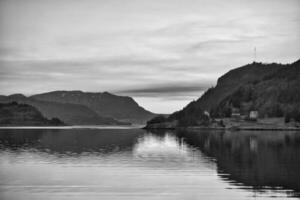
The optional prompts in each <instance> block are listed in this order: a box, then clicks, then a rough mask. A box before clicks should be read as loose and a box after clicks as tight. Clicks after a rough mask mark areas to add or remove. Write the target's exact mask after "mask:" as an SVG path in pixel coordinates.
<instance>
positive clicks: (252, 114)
mask: <svg viewBox="0 0 300 200" xmlns="http://www.w3.org/2000/svg"><path fill="white" fill-rule="evenodd" d="M257 118H258V111H257V110H252V111H250V113H249V119H251V120H257Z"/></svg>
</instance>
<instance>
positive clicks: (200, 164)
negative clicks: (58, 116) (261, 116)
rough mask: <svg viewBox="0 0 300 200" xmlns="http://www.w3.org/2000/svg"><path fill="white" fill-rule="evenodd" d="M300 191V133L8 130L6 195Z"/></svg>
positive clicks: (1, 148) (3, 158)
mask: <svg viewBox="0 0 300 200" xmlns="http://www.w3.org/2000/svg"><path fill="white" fill-rule="evenodd" d="M299 197H300V133H299V132H298V133H294V132H245V131H242V132H216V131H197V132H184V131H182V132H170V131H166V132H157V133H154V132H146V131H144V130H137V129H124V130H122V129H118V130H109V129H106V130H99V129H98V130H96V129H95V130H92V129H73V130H72V129H69V130H0V199H1V200H2V199H3V200H5V199H13V200H18V199H20V200H26V199H28V200H34V199H37V200H41V199H53V200H54V199H55V200H57V199H70V200H76V199H116V200H122V199H128V200H134V199H138V200H140V199H151V200H152V199H170V200H176V199H178V200H182V199H188V200H193V199H230V200H233V199H238V200H240V199H252V198H253V199H270V198H279V199H286V198H295V199H297V198H299Z"/></svg>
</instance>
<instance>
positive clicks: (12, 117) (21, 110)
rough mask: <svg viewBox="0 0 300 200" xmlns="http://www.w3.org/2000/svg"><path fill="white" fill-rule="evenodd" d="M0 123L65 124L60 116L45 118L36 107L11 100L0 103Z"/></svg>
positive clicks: (21, 124)
mask: <svg viewBox="0 0 300 200" xmlns="http://www.w3.org/2000/svg"><path fill="white" fill-rule="evenodd" d="M0 125H2V126H3V125H13V126H15V125H17V126H27V125H32V126H43V125H53V126H57V125H64V123H63V122H62V121H61V120H60V119H58V118H52V119H51V120H49V119H47V118H45V117H44V116H43V115H42V114H41V113H40V111H38V110H37V109H36V108H35V107H33V106H31V105H27V104H18V103H17V102H11V103H6V104H2V103H1V104H0Z"/></svg>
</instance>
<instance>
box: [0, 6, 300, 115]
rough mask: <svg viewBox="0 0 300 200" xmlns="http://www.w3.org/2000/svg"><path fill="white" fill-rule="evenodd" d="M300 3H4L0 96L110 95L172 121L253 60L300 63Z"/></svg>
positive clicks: (0, 22) (0, 9)
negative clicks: (176, 113) (170, 115)
mask: <svg viewBox="0 0 300 200" xmlns="http://www.w3.org/2000/svg"><path fill="white" fill-rule="evenodd" d="M299 33H300V1H298V0H286V1H281V0H254V1H240V0H228V1H226V2H224V1H218V0H210V1H208V0H186V1H184V2H183V1H180V0H162V1H149V0H148V1H147V0H130V1H126V2H124V1H123V0H86V1H80V0H27V1H18V0H0V93H1V94H4V95H9V94H14V93H23V94H25V95H32V94H37V93H43V92H49V91H54V90H81V91H88V92H104V91H108V92H111V93H113V94H116V95H126V96H131V97H133V98H134V99H135V100H136V101H137V102H138V103H139V104H140V105H141V106H142V107H144V108H146V109H147V110H150V111H152V112H155V113H172V112H174V111H176V110H179V109H181V108H182V107H184V106H185V105H186V104H187V103H189V102H190V101H192V100H195V99H198V98H199V97H200V96H201V95H202V94H203V92H204V91H205V90H206V89H207V88H209V87H211V86H215V84H216V81H217V79H218V77H220V76H221V75H223V74H224V73H226V72H228V71H229V70H231V69H233V68H237V67H240V66H243V65H245V64H248V63H252V62H253V61H254V59H255V58H254V48H256V49H257V56H256V61H257V62H279V63H292V62H295V61H296V60H298V59H299V55H300V42H299V41H300V34H299Z"/></svg>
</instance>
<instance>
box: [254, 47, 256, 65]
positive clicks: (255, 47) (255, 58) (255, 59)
mask: <svg viewBox="0 0 300 200" xmlns="http://www.w3.org/2000/svg"><path fill="white" fill-rule="evenodd" d="M254 62H256V47H254Z"/></svg>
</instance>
